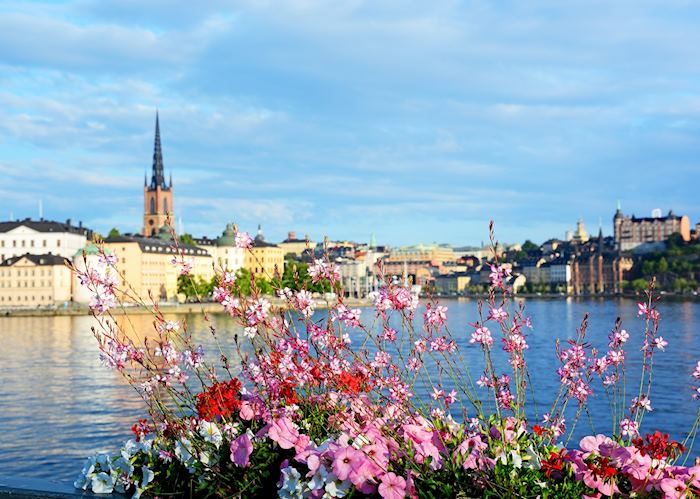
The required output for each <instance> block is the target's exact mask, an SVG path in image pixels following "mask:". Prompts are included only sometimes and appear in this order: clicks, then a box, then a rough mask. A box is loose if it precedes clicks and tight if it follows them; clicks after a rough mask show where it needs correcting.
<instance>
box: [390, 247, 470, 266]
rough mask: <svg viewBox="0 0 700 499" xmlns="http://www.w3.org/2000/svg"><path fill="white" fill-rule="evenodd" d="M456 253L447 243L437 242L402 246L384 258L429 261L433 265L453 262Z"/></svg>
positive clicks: (400, 261)
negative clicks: (439, 243)
mask: <svg viewBox="0 0 700 499" xmlns="http://www.w3.org/2000/svg"><path fill="white" fill-rule="evenodd" d="M457 258H458V255H456V254H455V252H454V249H452V247H451V246H447V245H438V244H416V245H413V246H402V247H400V248H395V249H392V250H391V253H389V256H388V257H387V259H386V262H387V263H403V262H408V263H411V262H431V263H432V264H433V265H436V266H437V265H441V264H442V263H444V262H454V261H455V260H457Z"/></svg>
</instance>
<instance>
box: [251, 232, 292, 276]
mask: <svg viewBox="0 0 700 499" xmlns="http://www.w3.org/2000/svg"><path fill="white" fill-rule="evenodd" d="M244 267H245V268H246V269H247V270H248V271H250V273H251V274H252V275H254V276H256V277H257V276H261V277H265V278H266V279H271V278H273V277H275V276H281V275H282V273H283V272H284V250H282V248H280V247H279V246H277V245H276V244H271V243H268V242H266V241H265V236H264V235H263V232H262V229H261V228H260V226H258V234H257V235H256V236H255V239H254V240H253V247H252V248H250V249H249V250H248V251H247V252H246V254H245V261H244Z"/></svg>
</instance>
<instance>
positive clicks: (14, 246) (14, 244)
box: [12, 239, 17, 248]
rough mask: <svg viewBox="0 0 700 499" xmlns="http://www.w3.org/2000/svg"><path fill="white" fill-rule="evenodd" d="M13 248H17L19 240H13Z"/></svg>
mask: <svg viewBox="0 0 700 499" xmlns="http://www.w3.org/2000/svg"><path fill="white" fill-rule="evenodd" d="M12 247H13V248H16V247H17V240H15V239H13V240H12Z"/></svg>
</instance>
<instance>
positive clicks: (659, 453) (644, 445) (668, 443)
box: [632, 431, 685, 459]
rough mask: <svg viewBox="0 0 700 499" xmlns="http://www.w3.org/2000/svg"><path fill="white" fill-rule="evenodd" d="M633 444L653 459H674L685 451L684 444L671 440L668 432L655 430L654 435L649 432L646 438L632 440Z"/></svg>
mask: <svg viewBox="0 0 700 499" xmlns="http://www.w3.org/2000/svg"><path fill="white" fill-rule="evenodd" d="M632 444H633V445H634V446H635V447H636V448H637V449H639V452H641V453H642V455H644V456H646V455H649V456H651V457H652V459H664V458H672V459H673V458H675V457H677V456H680V455H681V454H683V453H684V452H685V447H684V446H683V444H681V443H679V442H676V441H675V440H671V439H670V438H669V436H668V433H664V434H661V432H659V431H655V432H654V434H653V435H651V434H649V433H647V434H646V435H645V437H644V439H642V437H637V438H635V439H634V440H632Z"/></svg>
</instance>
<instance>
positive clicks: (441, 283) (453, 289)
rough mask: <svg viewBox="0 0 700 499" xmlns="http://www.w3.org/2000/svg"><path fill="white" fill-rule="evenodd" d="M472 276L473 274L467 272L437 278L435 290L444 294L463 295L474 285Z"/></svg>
mask: <svg viewBox="0 0 700 499" xmlns="http://www.w3.org/2000/svg"><path fill="white" fill-rule="evenodd" d="M471 276H472V274H469V273H467V272H455V273H452V274H446V275H439V276H436V277H435V289H436V290H437V291H438V292H439V293H442V294H455V293H462V292H464V291H465V290H466V289H467V288H468V287H469V285H470V284H471V283H472V282H471Z"/></svg>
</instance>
